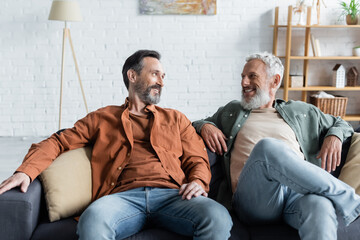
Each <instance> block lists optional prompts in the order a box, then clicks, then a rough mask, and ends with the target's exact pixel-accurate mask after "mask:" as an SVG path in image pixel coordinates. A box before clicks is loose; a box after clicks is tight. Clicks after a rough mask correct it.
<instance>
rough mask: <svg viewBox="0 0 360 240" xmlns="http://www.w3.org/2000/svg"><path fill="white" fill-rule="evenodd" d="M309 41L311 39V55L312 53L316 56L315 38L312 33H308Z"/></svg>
mask: <svg viewBox="0 0 360 240" xmlns="http://www.w3.org/2000/svg"><path fill="white" fill-rule="evenodd" d="M310 41H311V48H312V51H313V55H314V57H316V56H317V55H318V54H317V52H316V49H315V38H314V35H312V34H311V33H310Z"/></svg>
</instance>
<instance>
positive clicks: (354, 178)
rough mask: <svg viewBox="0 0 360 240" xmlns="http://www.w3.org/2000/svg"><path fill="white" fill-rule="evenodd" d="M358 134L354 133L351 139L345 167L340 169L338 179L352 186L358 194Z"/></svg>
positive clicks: (359, 161)
mask: <svg viewBox="0 0 360 240" xmlns="http://www.w3.org/2000/svg"><path fill="white" fill-rule="evenodd" d="M359 153H360V133H357V132H355V133H354V135H353V136H352V138H351V145H350V148H349V152H348V154H347V157H346V161H345V165H344V167H343V168H342V169H341V172H340V176H339V179H340V180H342V181H343V182H345V183H347V184H349V185H350V186H352V187H353V188H354V189H355V191H356V193H357V194H360V174H359V172H360V154H359Z"/></svg>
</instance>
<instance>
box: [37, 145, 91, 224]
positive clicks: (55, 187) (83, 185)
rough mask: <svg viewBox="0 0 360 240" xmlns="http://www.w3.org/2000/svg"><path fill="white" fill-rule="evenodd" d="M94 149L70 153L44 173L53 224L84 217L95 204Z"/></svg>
mask: <svg viewBox="0 0 360 240" xmlns="http://www.w3.org/2000/svg"><path fill="white" fill-rule="evenodd" d="M90 159H91V148H90V147H84V148H79V149H74V150H71V151H67V152H65V153H63V154H61V155H60V156H59V157H57V158H56V159H55V160H54V162H53V163H52V164H51V165H50V166H49V167H48V168H47V169H46V170H45V171H43V173H41V180H42V185H43V189H44V194H45V200H46V205H47V209H48V213H49V219H50V221H51V222H53V221H56V220H59V219H61V218H66V217H70V216H74V215H76V214H80V213H81V212H82V211H83V210H84V209H85V208H86V207H87V206H88V205H89V204H90V201H91V196H92V194H91V191H92V179H91V166H90Z"/></svg>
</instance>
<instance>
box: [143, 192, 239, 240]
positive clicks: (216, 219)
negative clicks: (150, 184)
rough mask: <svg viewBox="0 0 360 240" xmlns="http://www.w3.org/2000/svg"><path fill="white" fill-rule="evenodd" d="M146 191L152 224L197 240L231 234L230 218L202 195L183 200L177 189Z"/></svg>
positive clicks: (221, 207)
mask: <svg viewBox="0 0 360 240" xmlns="http://www.w3.org/2000/svg"><path fill="white" fill-rule="evenodd" d="M148 194H149V196H148V199H149V212H150V216H151V223H153V224H154V225H156V226H158V227H162V228H165V229H168V230H170V231H173V232H176V233H179V234H182V235H187V236H193V239H198V240H200V239H203V240H208V239H212V240H224V239H228V238H229V237H230V230H231V228H232V220H231V217H230V215H229V212H228V211H227V209H226V208H225V207H224V206H222V205H221V204H219V203H217V202H216V201H214V200H212V199H210V198H207V197H203V196H199V197H195V198H192V199H190V200H182V199H181V195H179V190H177V189H160V188H154V189H152V190H151V191H149V193H148Z"/></svg>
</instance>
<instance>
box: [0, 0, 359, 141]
mask: <svg viewBox="0 0 360 240" xmlns="http://www.w3.org/2000/svg"><path fill="white" fill-rule="evenodd" d="M78 1H79V4H80V7H81V10H82V14H83V18H84V21H83V22H76V23H69V27H70V29H71V34H72V39H73V44H74V47H75V52H76V55H77V58H78V63H79V67H80V73H81V77H82V80H83V85H84V88H85V93H86V98H87V101H88V106H89V109H90V110H91V111H93V110H96V109H97V108H99V107H102V106H105V105H109V104H122V103H123V101H124V99H125V97H126V95H127V91H126V89H125V87H124V85H123V82H122V76H121V68H122V65H123V63H124V61H125V59H126V58H127V57H128V56H129V55H130V54H132V53H133V52H134V51H136V50H138V49H155V50H158V51H159V52H160V53H161V54H162V56H163V59H162V62H163V64H164V67H165V70H166V72H167V79H166V82H165V84H166V86H165V89H164V91H163V96H162V102H161V104H160V105H161V106H165V107H172V108H176V109H179V110H181V111H182V112H184V113H185V114H186V115H187V116H188V117H189V119H191V120H195V119H199V118H203V117H205V116H207V115H210V114H211V113H213V112H215V111H216V109H217V108H218V107H219V106H221V105H223V104H225V103H227V102H228V101H230V100H232V99H235V98H237V97H238V94H239V86H240V74H241V71H242V66H243V64H244V58H245V56H246V55H248V54H249V53H252V52H256V51H265V50H267V51H271V50H272V49H271V48H272V28H270V27H269V25H270V24H272V23H273V13H274V8H275V6H280V7H281V8H280V21H282V22H285V21H286V16H287V6H288V5H289V4H295V0H292V1H280V0H276V1H270V0H259V1H244V0H240V1H239V0H218V1H217V2H218V6H217V15H215V16H194V15H192V16H179V15H166V16H163V15H162V16H161V15H158V16H148V15H140V14H139V9H138V8H139V3H138V0H121V1H120V0H102V1H100V0H78ZM326 4H327V7H328V8H326V9H325V8H322V9H321V12H322V15H321V19H322V22H323V23H324V24H325V23H328V24H329V23H335V22H336V21H337V19H338V17H337V16H338V13H339V9H338V1H337V0H328V1H326ZM1 6H2V7H1V8H0V26H1V33H0V136H26V135H37V136H42V135H48V134H50V133H52V132H54V131H56V130H57V121H58V105H59V85H60V64H61V41H62V28H63V26H64V24H63V23H62V22H57V21H49V20H47V18H48V14H49V10H50V6H51V1H50V0H2V1H1ZM313 18H315V16H313ZM317 31H318V32H317V33H316V36H317V37H318V38H320V40H321V43H322V52H323V53H329V55H331V54H340V55H350V54H351V48H352V47H353V46H354V45H360V40H359V33H360V31H346V30H345V31H344V30H341V29H340V30H336V29H335V30H333V31H328V30H317ZM280 36H283V37H284V36H285V32H284V31H283V32H280ZM296 36H298V37H297V38H298V39H299V38H300V39H301V36H302V35H301V34H300V32H299V33H294V37H295V38H296ZM300 39H299V40H297V39H294V41H295V42H299V44H300ZM66 48H67V49H66V59H65V62H66V67H65V86H64V102H63V124H62V126H63V127H71V126H72V125H73V123H74V122H75V121H76V120H77V119H79V118H81V117H83V116H85V110H84V106H83V102H82V96H81V91H80V88H79V84H78V82H77V81H78V80H77V76H76V72H75V67H74V64H73V60H72V56H71V51H70V47H69V45H68V44H67V45H66ZM299 48H300V49H301V47H300V46H299ZM283 50H284V41H283V40H281V41H280V44H279V51H280V52H281V51H283ZM359 63H360V62H356V61H354V62H353V63H350V62H345V66H347V67H350V66H352V64H354V65H355V66H357V67H358V68H359V69H360V64H359ZM312 64H314V67H315V68H316V69H320V71H319V72H318V73H316V74H313V77H312V80H311V81H314V82H315V83H318V82H319V83H321V82H326V81H327V79H328V78H329V77H331V71H330V69H331V68H332V66H333V65H335V62H334V61H333V62H330V63H324V62H314V63H312ZM301 69H302V67H301V64H300V65H297V66H294V67H292V71H295V72H296V71H301ZM350 94H351V101H350V102H349V106H348V108H349V111H350V112H360V108H359V105H358V104H356V102H357V101H359V97H358V96H359V94H356V93H350ZM294 96H295V98H296V97H298V94H294Z"/></svg>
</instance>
